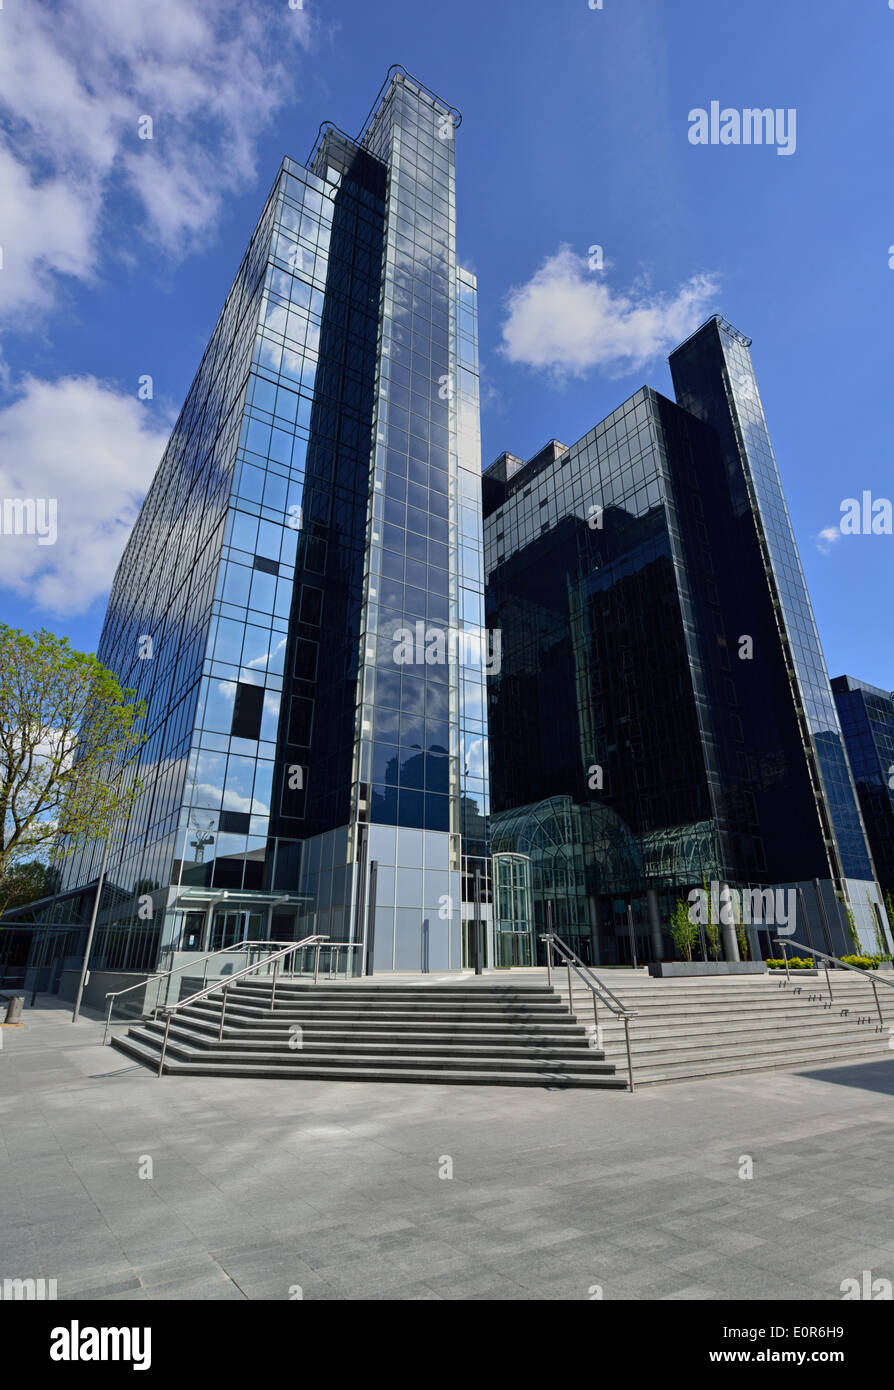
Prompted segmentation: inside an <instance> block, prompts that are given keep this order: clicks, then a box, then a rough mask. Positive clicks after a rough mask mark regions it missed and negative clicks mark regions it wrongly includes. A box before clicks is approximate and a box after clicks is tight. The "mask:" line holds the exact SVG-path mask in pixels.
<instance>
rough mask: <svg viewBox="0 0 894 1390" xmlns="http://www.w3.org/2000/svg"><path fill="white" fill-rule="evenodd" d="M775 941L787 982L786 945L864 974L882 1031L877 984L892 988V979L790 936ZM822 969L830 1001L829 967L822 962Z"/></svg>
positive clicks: (788, 974) (882, 1018) (881, 1015)
mask: <svg viewBox="0 0 894 1390" xmlns="http://www.w3.org/2000/svg"><path fill="white" fill-rule="evenodd" d="M775 941H776V945H777V946H781V947H782V958H783V960H784V961H785V978H786V981H787V982H789V983H790V982H791V974H790V973H789V966H788V950H787V947H789V946H797V948H798V950H799V951H806V952H807V955H808V956H821V957H822V959H823V961H824V962H826V961H832V962H833V964H835V965H838V966H840V967H841V969H842V970H853V971H854V972H855V974H857V975H863V976H865V977H866V979H867V980H868V981H869V983H870V984H871V985H872V992H873V994H874V995H875V1007H876V1010H877V1012H878V1017H879V1025H880V1029H881V1031H884V1029H885V1016H884V1014H883V1013H882V1006H881V1003H880V1002H879V997H878V986H879V985H887V986H888V988H889V989H894V981H892V980H883V979H880V978H879V977H878V976H877V975H876V974H875V972H874V971H871V970H864V969H863V967H862V966H860V965H851V964H850V962H849V961H846V960H842V959H841V957H840V956H830V955H829V954H828V952H826V951H818V950H817V949H816V947H814V946H805V945H804V942H803V941H792V939H791V937H781V936H777V937H776V938H775ZM823 969H824V970H825V972H826V987H827V989H828V991H829V999H830V1001H831V1000H833V999H834V996H833V994H832V980H831V978H830V976H829V967H828V965H827V964H824V965H823Z"/></svg>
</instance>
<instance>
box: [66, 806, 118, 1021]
mask: <svg viewBox="0 0 894 1390" xmlns="http://www.w3.org/2000/svg"><path fill="white" fill-rule="evenodd" d="M110 839H111V827H108V828H107V829H106V836H105V840H104V841H103V849H102V865H101V867H100V870H99V878H98V879H97V881H96V896H95V897H94V899H93V911H92V912H91V914H90V926H89V928H88V930H87V944H86V946H85V948H84V961H83V964H82V965H81V978H80V979H79V980H78V992H77V995H76V997H75V1005H74V1011H73V1012H72V1015H71V1021H72V1023H77V1021H78V1014H79V1012H80V1008H81V996H82V995H83V993H84V985H85V984H86V983H87V976H88V974H89V973H90V972H89V970H88V966H89V965H90V952H91V950H92V948H93V933H94V932H95V931H96V918H97V916H98V914H99V900H100V898H101V897H102V885H103V879H104V878H105V876H106V865H107V864H108V862H109V840H110Z"/></svg>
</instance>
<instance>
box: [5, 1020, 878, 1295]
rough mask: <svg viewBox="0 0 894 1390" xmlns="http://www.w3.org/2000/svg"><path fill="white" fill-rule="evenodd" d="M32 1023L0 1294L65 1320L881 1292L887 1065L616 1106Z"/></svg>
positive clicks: (14, 1138)
mask: <svg viewBox="0 0 894 1390" xmlns="http://www.w3.org/2000/svg"><path fill="white" fill-rule="evenodd" d="M38 1003H39V1004H41V1005H44V1007H38V1008H36V1009H27V1010H26V1011H25V1020H26V1026H25V1027H24V1028H21V1029H9V1028H6V1029H3V1030H2V1050H0V1278H3V1277H6V1278H27V1277H35V1278H37V1277H40V1276H43V1277H45V1278H48V1279H51V1278H52V1279H56V1281H57V1291H58V1297H59V1298H60V1299H64V1298H72V1299H122V1298H123V1299H289V1298H299V1297H303V1298H306V1299H508V1300H516V1299H531V1298H534V1299H559V1300H563V1299H591V1298H597V1297H599V1296H600V1291H601V1297H603V1298H604V1299H607V1300H612V1299H614V1300H617V1299H694V1300H701V1299H730V1298H746V1299H757V1300H763V1299H777V1298H790V1297H797V1298H804V1299H814V1300H825V1299H840V1298H841V1292H840V1286H841V1282H842V1280H844V1279H846V1278H860V1277H861V1276H862V1272H863V1271H864V1270H871V1271H872V1272H873V1276H874V1277H879V1276H882V1277H886V1278H888V1279H894V1220H892V1216H891V1212H892V1209H894V1202H892V1198H894V1171H892V1163H891V1154H892V1152H894V1107H892V1104H891V1101H892V1096H894V1053H892V1055H891V1059H890V1060H889V1059H885V1060H882V1061H879V1062H871V1063H863V1064H860V1065H843V1066H841V1067H831V1068H824V1069H815V1070H811V1069H809V1068H805V1069H803V1070H801V1071H799V1072H780V1071H774V1072H767V1073H752V1074H749V1075H745V1076H739V1077H736V1078H733V1079H729V1080H713V1081H697V1082H684V1083H679V1084H674V1085H669V1086H658V1087H652V1088H646V1089H643V1090H641V1091H638V1092H637V1093H636V1094H634V1095H630V1094H628V1093H626V1092H611V1091H581V1090H547V1089H522V1088H511V1087H494V1086H487V1087H475V1086H416V1085H412V1084H405V1085H400V1084H365V1083H355V1082H344V1083H331V1082H325V1083H324V1082H314V1081H282V1080H281V1081H261V1080H235V1079H213V1078H209V1077H165V1078H163V1079H161V1080H159V1079H157V1078H156V1077H155V1076H153V1075H152V1074H151V1073H150V1072H148V1071H146V1070H145V1069H144V1068H143V1067H141V1066H139V1065H137V1064H131V1063H130V1062H128V1061H127V1059H126V1058H123V1057H122V1056H121V1055H120V1054H119V1053H117V1052H115V1051H113V1050H112V1049H111V1048H109V1047H106V1048H103V1047H102V1046H101V1043H100V1040H101V1036H102V1025H101V1023H100V1022H99V1021H98V1020H97V1019H96V1018H95V1017H90V1018H84V1019H82V1021H81V1022H80V1023H78V1024H77V1025H75V1026H73V1025H72V1024H71V1012H70V1006H68V1007H66V1006H65V1005H64V1004H62V1003H60V1002H59V1001H58V1000H55V999H50V998H48V997H41V998H40V999H39V1001H38ZM748 1159H750V1160H751V1162H752V1165H753V1177H751V1178H748V1177H743V1176H740V1173H742V1172H746V1171H747V1170H748V1163H747V1162H746V1160H748ZM150 1165H151V1176H141V1173H144V1174H146V1173H148V1172H149V1171H150Z"/></svg>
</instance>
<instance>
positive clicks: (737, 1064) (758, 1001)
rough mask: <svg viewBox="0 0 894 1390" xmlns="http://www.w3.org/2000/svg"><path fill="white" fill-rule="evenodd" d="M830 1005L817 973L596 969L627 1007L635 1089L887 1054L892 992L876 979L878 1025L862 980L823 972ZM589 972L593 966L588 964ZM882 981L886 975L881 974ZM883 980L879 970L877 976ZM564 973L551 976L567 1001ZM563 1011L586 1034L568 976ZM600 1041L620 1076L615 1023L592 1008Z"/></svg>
mask: <svg viewBox="0 0 894 1390" xmlns="http://www.w3.org/2000/svg"><path fill="white" fill-rule="evenodd" d="M830 973H831V979H832V992H833V999H832V1002H831V1004H830V1001H829V995H828V989H827V987H826V979H825V975H824V974H823V973H822V972H820V974H819V975H814V976H810V975H805V974H803V973H799V974H797V975H796V974H795V972H794V971H793V972H792V977H791V984H789V985H786V982H785V976H784V974H782V973H781V972H780V973H779V974H777V973H776V972H770V973H768V974H767V975H757V976H748V975H739V976H721V977H716V976H715V977H714V978H713V979H712V978H704V979H702V978H697V977H690V978H683V979H678V980H673V979H671V980H657V979H653V978H651V977H650V976H649V975H646V974H645V973H644V972H643V973H639V972H634V971H632V970H627V971H606V972H604V973H603V974H602V975H601V976H600V978H602V979H604V980H605V982H606V983H607V984H608V985H609V986H610V987H611V989H612V991H613V993H614V994H616V995H617V997H618V998H619V999H620V1000H621V1001H622V1003H623V1004H624V1005H625V1006H626V1007H627V1008H629V1009H633V1010H635V1011H636V1015H637V1016H636V1018H635V1019H634V1020H633V1021H632V1023H631V1026H630V1035H631V1042H632V1051H633V1069H634V1076H635V1080H636V1084H637V1086H641V1085H648V1084H654V1083H659V1082H665V1081H682V1080H686V1079H690V1078H694V1077H701V1076H724V1075H736V1074H738V1073H741V1072H752V1071H764V1070H771V1069H773V1068H779V1067H785V1068H793V1067H798V1068H803V1067H814V1066H824V1065H825V1066H829V1065H834V1064H837V1065H839V1066H840V1065H842V1064H843V1063H847V1062H854V1061H867V1060H875V1061H880V1060H883V1059H884V1058H894V1052H892V1051H891V1047H890V1042H891V1038H892V1037H894V1033H891V1032H890V1031H889V1028H894V989H890V988H888V987H887V986H886V985H884V984H879V985H878V994H879V1002H880V1003H881V1006H882V1014H883V1017H884V1020H885V1027H884V1029H881V1028H880V1026H879V1017H878V1011H877V1009H876V1004H875V999H874V997H873V992H872V986H871V985H870V983H869V981H868V980H865V979H863V978H862V977H860V976H859V975H853V974H851V973H850V972H848V971H845V970H834V971H831V972H830ZM596 974H597V976H599V971H598V970H597V971H596ZM886 974H887V978H888V979H889V980H890V979H894V976H892V975H891V974H889V973H888V972H886ZM882 978H883V977H882ZM566 981H567V975H566V972H565V971H564V970H556V971H554V972H553V982H554V985H555V987H556V989H557V991H558V993H559V994H560V996H561V998H562V999H563V1001H564V1002H565V1003H566V1004H567V1002H568V986H567V982H566ZM572 1012H573V1013H574V1015H575V1017H576V1018H577V1020H578V1021H579V1022H580V1023H581V1024H583V1025H584V1026H585V1027H587V1028H588V1029H589V1031H591V1032H592V1030H593V1002H592V994H591V993H590V991H589V990H588V989H586V988H585V986H583V985H581V984H579V982H577V981H575V983H574V987H573V989H572ZM599 1022H600V1025H601V1035H600V1038H599V1043H600V1046H601V1048H602V1050H603V1052H604V1055H605V1058H606V1060H607V1061H609V1062H614V1063H615V1065H616V1066H617V1068H618V1071H619V1073H621V1074H622V1075H626V1072H627V1060H626V1053H625V1049H624V1029H623V1026H622V1024H621V1023H620V1022H618V1021H617V1020H616V1019H615V1017H614V1016H613V1015H612V1014H611V1013H610V1012H609V1011H608V1009H606V1008H604V1007H602V1006H601V1005H600V1008H599Z"/></svg>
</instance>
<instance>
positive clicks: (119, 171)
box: [0, 0, 310, 316]
mask: <svg viewBox="0 0 894 1390" xmlns="http://www.w3.org/2000/svg"><path fill="white" fill-rule="evenodd" d="M2 26H3V42H2V44H0V111H2V112H3V113H4V114H5V115H6V116H7V118H8V132H7V133H6V134H3V135H0V206H2V207H3V219H2V237H0V240H2V246H3V258H4V269H3V271H2V273H0V313H2V314H4V315H5V316H12V315H14V314H15V315H21V314H22V312H23V311H25V310H35V309H36V310H45V309H46V308H48V307H49V305H50V304H51V302H52V298H53V294H54V290H55V277H56V276H57V275H73V276H77V277H78V278H79V279H83V280H89V279H90V278H91V276H92V275H94V274H95V273H96V271H97V268H98V266H99V265H100V264H101V261H102V257H103V255H104V254H105V253H114V252H116V251H117V252H123V251H124V250H132V246H131V242H132V239H133V238H134V237H136V236H137V235H139V234H141V233H145V235H146V236H147V237H149V239H150V240H151V241H152V242H153V243H155V244H156V245H158V246H160V247H161V248H162V249H163V250H164V251H166V252H168V253H169V254H172V255H183V254H186V253H187V252H188V251H190V250H191V249H192V248H193V247H194V246H195V245H196V244H197V243H198V241H199V240H200V238H201V236H202V234H203V233H204V232H206V231H207V229H208V228H209V227H212V226H213V225H214V222H215V220H216V219H217V217H218V215H219V214H220V211H221V208H222V205H223V201H224V198H225V197H226V196H227V195H228V194H230V193H233V192H235V191H236V190H238V189H240V188H242V187H245V186H246V185H247V184H248V183H249V182H250V181H251V180H252V179H253V178H254V176H255V144H256V141H257V138H258V136H259V135H260V133H261V131H262V130H263V129H264V127H265V126H266V125H268V124H269V122H270V120H271V119H272V117H273V116H274V115H275V113H276V111H277V110H278V109H279V108H280V107H281V106H282V105H283V104H284V102H285V101H287V100H288V99H290V98H292V97H293V96H294V74H293V73H290V71H289V67H288V61H289V56H290V49H291V48H293V47H294V45H303V46H307V44H308V42H309V36H310V19H309V16H308V13H307V11H306V10H304V9H296V10H292V9H290V8H289V6H288V5H287V4H286V3H285V0H283V3H281V4H277V5H269V6H268V5H265V6H263V7H257V6H256V7H251V6H248V5H245V4H243V3H241V0H215V3H214V4H210V5H209V4H207V3H205V0H152V4H147V3H146V2H145V0H114V3H112V4H110V3H109V0H66V3H65V4H64V5H59V6H52V7H51V6H46V5H44V6H40V5H35V4H30V5H29V4H21V5H18V4H17V5H12V6H9V7H7V8H6V9H5V10H4V11H3V15H2ZM147 115H148V116H151V117H152V121H153V138H152V140H140V139H139V138H138V122H139V118H140V117H141V116H147ZM122 192H123V193H125V194H129V195H132V196H133V197H135V198H136V200H137V203H138V206H139V212H138V214H137V215H136V216H135V217H134V218H133V219H132V228H133V230H132V231H131V228H130V227H127V228H125V229H124V230H123V231H122V230H121V229H120V227H116V232H115V233H111V232H110V231H109V229H108V227H107V226H106V225H104V213H105V212H106V210H107V205H108V201H109V199H110V197H113V196H115V195H120V194H121V193H122Z"/></svg>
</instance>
